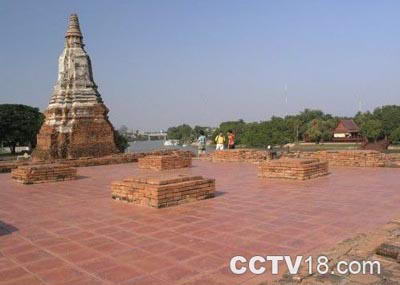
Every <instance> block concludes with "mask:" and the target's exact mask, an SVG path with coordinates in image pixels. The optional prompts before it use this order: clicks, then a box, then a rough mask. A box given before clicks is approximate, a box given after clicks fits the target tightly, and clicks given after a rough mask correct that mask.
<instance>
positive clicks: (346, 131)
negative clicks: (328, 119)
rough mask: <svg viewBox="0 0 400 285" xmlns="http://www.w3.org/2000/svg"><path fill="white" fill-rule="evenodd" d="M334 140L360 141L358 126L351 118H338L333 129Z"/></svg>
mask: <svg viewBox="0 0 400 285" xmlns="http://www.w3.org/2000/svg"><path fill="white" fill-rule="evenodd" d="M333 140H334V141H361V140H362V137H361V134H360V128H359V127H358V125H357V124H356V123H355V122H354V121H353V120H348V119H343V120H340V121H339V123H338V125H337V127H336V128H335V130H334V131H333Z"/></svg>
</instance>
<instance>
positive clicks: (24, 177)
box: [11, 164, 77, 184]
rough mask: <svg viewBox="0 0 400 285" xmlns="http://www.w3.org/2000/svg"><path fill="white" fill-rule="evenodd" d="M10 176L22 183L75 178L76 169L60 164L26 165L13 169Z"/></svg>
mask: <svg viewBox="0 0 400 285" xmlns="http://www.w3.org/2000/svg"><path fill="white" fill-rule="evenodd" d="M11 177H12V178H13V179H15V180H16V181H17V182H20V183H23V184H33V183H46V182H56V181H65V180H73V179H76V178H77V170H76V168H72V167H69V166H67V165H61V164H41V165H26V166H18V167H17V168H15V169H13V170H12V171H11Z"/></svg>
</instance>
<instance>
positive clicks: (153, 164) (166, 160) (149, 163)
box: [138, 155, 192, 170]
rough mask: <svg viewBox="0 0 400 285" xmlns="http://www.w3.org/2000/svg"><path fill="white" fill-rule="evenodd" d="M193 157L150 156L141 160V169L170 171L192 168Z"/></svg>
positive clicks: (139, 164)
mask: <svg viewBox="0 0 400 285" xmlns="http://www.w3.org/2000/svg"><path fill="white" fill-rule="evenodd" d="M191 165H192V157H190V156H187V155H149V156H145V157H142V158H139V163H138V167H139V168H141V169H153V170H169V169H178V168H185V167H190V166H191Z"/></svg>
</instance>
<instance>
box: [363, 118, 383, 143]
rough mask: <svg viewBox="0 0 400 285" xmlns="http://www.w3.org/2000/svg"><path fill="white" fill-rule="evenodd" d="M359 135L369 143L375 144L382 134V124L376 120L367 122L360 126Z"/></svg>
mask: <svg viewBox="0 0 400 285" xmlns="http://www.w3.org/2000/svg"><path fill="white" fill-rule="evenodd" d="M361 133H362V135H363V136H364V137H366V138H367V139H368V140H369V141H374V142H376V141H377V140H378V139H379V138H381V137H382V135H383V133H384V132H383V124H382V122H381V121H379V120H376V119H370V120H367V121H365V122H364V123H363V124H362V125H361Z"/></svg>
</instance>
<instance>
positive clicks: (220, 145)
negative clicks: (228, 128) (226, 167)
mask: <svg viewBox="0 0 400 285" xmlns="http://www.w3.org/2000/svg"><path fill="white" fill-rule="evenodd" d="M215 143H216V144H217V147H216V150H223V149H224V143H225V137H224V134H223V133H222V132H220V133H219V135H218V136H217V137H216V138H215Z"/></svg>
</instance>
